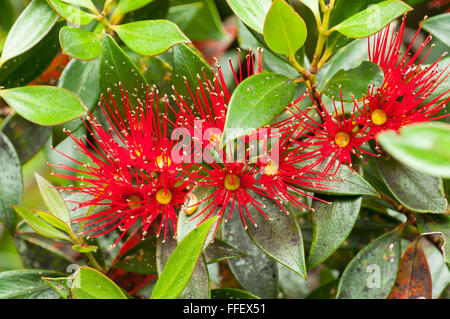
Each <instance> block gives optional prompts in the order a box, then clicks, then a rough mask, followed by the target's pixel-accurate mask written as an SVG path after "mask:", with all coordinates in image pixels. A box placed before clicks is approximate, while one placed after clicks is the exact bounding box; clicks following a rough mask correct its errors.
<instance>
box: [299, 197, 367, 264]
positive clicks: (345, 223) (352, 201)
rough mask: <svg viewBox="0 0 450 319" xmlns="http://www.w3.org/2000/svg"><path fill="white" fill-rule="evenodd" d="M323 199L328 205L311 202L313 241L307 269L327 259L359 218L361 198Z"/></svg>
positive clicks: (316, 201) (315, 201) (317, 201)
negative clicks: (312, 209)
mask: <svg viewBox="0 0 450 319" xmlns="http://www.w3.org/2000/svg"><path fill="white" fill-rule="evenodd" d="M323 199H324V200H326V201H328V202H330V203H324V202H322V201H319V200H314V201H313V206H312V208H314V211H313V213H312V221H313V241H312V244H311V249H310V252H309V257H308V263H307V265H308V269H312V268H314V267H315V266H317V265H319V264H320V263H322V262H323V261H324V260H326V259H328V257H330V256H331V255H332V254H333V253H334V252H335V251H336V249H338V248H339V247H340V246H341V245H342V243H343V242H344V240H345V239H347V237H348V236H349V235H350V232H351V231H352V229H353V226H354V225H355V222H356V219H357V218H358V216H359V209H360V207H361V200H362V196H358V197H346V198H342V197H331V198H330V197H323Z"/></svg>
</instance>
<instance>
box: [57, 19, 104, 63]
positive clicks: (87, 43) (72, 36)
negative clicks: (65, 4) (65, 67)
mask: <svg viewBox="0 0 450 319" xmlns="http://www.w3.org/2000/svg"><path fill="white" fill-rule="evenodd" d="M59 41H60V42H61V47H62V49H63V51H64V53H65V54H67V55H70V56H71V57H74V58H76V59H78V60H93V59H95V58H97V57H98V56H99V55H100V52H101V50H102V48H101V37H100V35H99V34H95V33H92V32H89V31H86V30H83V29H79V28H73V27H63V28H61V31H60V33H59Z"/></svg>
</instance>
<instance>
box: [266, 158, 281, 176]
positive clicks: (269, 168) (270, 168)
mask: <svg viewBox="0 0 450 319" xmlns="http://www.w3.org/2000/svg"><path fill="white" fill-rule="evenodd" d="M264 173H266V175H275V174H276V173H278V164H277V163H276V162H274V161H269V163H268V164H267V165H266V167H264Z"/></svg>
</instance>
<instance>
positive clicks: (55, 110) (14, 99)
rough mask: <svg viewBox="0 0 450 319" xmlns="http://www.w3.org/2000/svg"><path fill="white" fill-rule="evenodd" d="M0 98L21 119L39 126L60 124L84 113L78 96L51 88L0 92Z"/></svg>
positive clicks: (28, 88)
mask: <svg viewBox="0 0 450 319" xmlns="http://www.w3.org/2000/svg"><path fill="white" fill-rule="evenodd" d="M0 96H1V97H2V98H3V99H4V100H5V101H6V102H7V103H8V104H9V105H10V106H11V107H12V108H13V109H14V110H15V111H16V112H17V113H19V114H20V115H21V116H22V117H24V118H26V119H27V120H29V121H31V122H34V123H36V124H39V125H56V124H61V123H64V122H68V121H70V120H72V119H74V118H77V117H80V116H82V115H84V113H85V109H84V105H83V102H82V101H81V100H80V98H79V97H78V96H76V95H75V94H73V93H72V92H70V91H68V90H65V89H60V88H56V87H53V86H45V85H41V86H27V87H20V88H14V89H7V90H0Z"/></svg>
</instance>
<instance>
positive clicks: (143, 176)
mask: <svg viewBox="0 0 450 319" xmlns="http://www.w3.org/2000/svg"><path fill="white" fill-rule="evenodd" d="M110 97H111V101H112V104H113V105H108V103H106V100H105V99H103V102H104V106H103V105H100V109H101V110H102V112H103V114H104V115H105V117H106V119H107V121H108V124H109V126H110V127H109V128H105V127H104V126H103V125H101V124H100V123H99V122H98V121H97V120H96V118H94V117H93V116H92V115H91V114H88V116H87V119H86V120H84V121H83V122H84V124H85V126H86V129H87V130H88V132H89V133H90V136H91V138H92V139H93V141H91V140H90V139H88V138H86V137H84V138H77V137H75V136H74V135H73V134H72V133H71V132H70V131H67V134H68V135H69V136H70V138H71V139H72V140H73V141H74V142H75V143H76V145H77V147H76V149H77V150H78V151H80V152H81V153H83V154H85V155H87V156H88V157H89V158H90V159H91V160H92V164H83V163H81V162H79V161H78V160H76V159H74V158H71V157H70V156H67V155H65V154H62V153H61V154H62V155H64V156H66V157H68V158H69V159H71V160H72V161H74V162H75V163H77V164H79V165H81V166H82V168H72V167H70V166H67V165H62V164H60V165H56V166H54V167H58V168H62V169H65V170H68V171H72V172H75V173H77V174H80V173H81V174H83V175H81V176H78V175H77V176H72V175H66V174H61V173H54V175H56V176H60V177H64V178H67V179H71V180H74V181H77V182H80V183H81V184H80V185H79V186H70V187H62V189H63V191H65V192H68V193H84V194H88V195H90V199H88V200H86V201H83V202H76V203H77V204H78V207H79V208H81V207H87V206H91V205H98V206H105V207H107V208H106V210H104V211H101V212H99V213H95V214H92V215H89V216H86V217H83V218H79V219H77V220H75V222H86V224H85V227H87V230H86V231H85V232H86V233H92V234H93V237H94V236H100V235H102V234H105V233H108V232H111V231H112V230H114V229H116V228H119V229H120V230H122V231H123V233H122V236H123V235H124V234H125V233H126V230H128V229H129V228H130V227H131V226H133V225H134V224H135V223H136V222H138V221H140V222H141V223H142V231H143V234H144V235H145V233H146V232H147V230H148V228H149V226H150V224H151V223H152V222H153V221H154V220H155V219H157V218H158V217H160V218H161V224H160V227H159V231H158V235H159V233H160V232H161V228H162V226H163V225H167V223H168V221H169V220H170V221H171V222H172V224H173V225H175V224H176V220H177V210H178V209H179V208H180V207H181V205H182V204H183V203H184V198H185V195H186V192H187V189H189V185H190V184H191V183H192V181H191V180H190V179H183V176H184V173H183V171H182V169H183V168H186V167H184V166H183V164H181V163H176V162H175V161H173V160H172V157H171V155H172V154H171V151H172V147H173V144H174V141H171V140H169V139H168V138H167V126H168V122H169V121H170V120H169V119H168V117H167V112H168V107H170V106H169V105H168V101H167V99H165V109H164V112H162V114H163V116H162V117H163V119H162V120H160V119H159V117H156V116H155V115H154V113H153V112H154V111H153V110H156V112H158V114H159V111H160V110H159V105H158V93H157V91H156V90H154V91H153V92H149V91H148V90H147V101H146V104H145V105H139V106H137V107H136V108H131V106H130V104H129V100H128V94H127V93H125V94H123V93H122V101H123V110H124V112H125V118H123V117H122V116H121V115H120V112H119V108H118V107H117V105H116V104H115V102H114V100H113V98H112V94H111V93H110ZM89 124H90V125H89ZM172 124H173V125H174V126H175V127H176V126H177V123H172ZM165 229H166V228H165ZM165 234H166V233H165V232H164V236H165ZM122 236H121V237H122ZM120 239H121V238H119V239H118V241H119V240H120Z"/></svg>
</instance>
